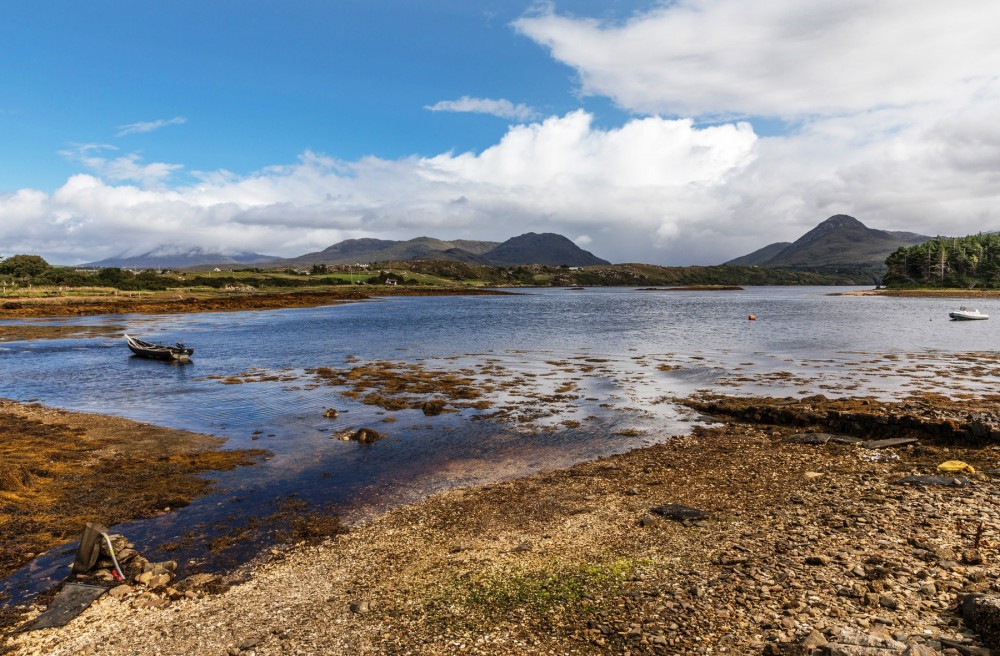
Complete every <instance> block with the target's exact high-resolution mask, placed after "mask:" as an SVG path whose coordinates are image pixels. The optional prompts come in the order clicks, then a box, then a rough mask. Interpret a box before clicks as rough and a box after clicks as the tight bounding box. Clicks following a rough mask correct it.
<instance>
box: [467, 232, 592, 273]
mask: <svg viewBox="0 0 1000 656" xmlns="http://www.w3.org/2000/svg"><path fill="white" fill-rule="evenodd" d="M483 257H485V258H486V259H488V260H489V261H491V262H493V263H495V264H500V265H505V266H511V265H516V264H547V265H549V266H562V265H564V264H565V265H568V266H594V265H598V264H610V262H608V261H607V260H602V259H601V258H599V257H597V256H596V255H594V254H593V253H591V252H589V251H585V250H583V249H582V248H580V247H579V246H577V245H576V244H574V243H573V242H572V241H570V240H569V239H567V238H566V237H563V236H562V235H557V234H555V233H552V232H543V233H541V234H536V233H534V232H529V233H526V234H523V235H520V236H518V237H512V238H511V239H508V240H507V241H505V242H504V243H502V244H500V245H499V246H497V247H496V248H494V249H493V250H491V251H489V252H487V253H484V254H483Z"/></svg>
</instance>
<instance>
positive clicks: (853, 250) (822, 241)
mask: <svg viewBox="0 0 1000 656" xmlns="http://www.w3.org/2000/svg"><path fill="white" fill-rule="evenodd" d="M930 239H932V238H931V237H928V236H926V235H919V234H916V233H912V232H889V231H886V230H876V229H873V228H869V227H868V226H866V225H865V224H863V223H862V222H861V221H859V220H857V219H855V218H854V217H852V216H847V215H846V214H837V215H835V216H831V217H830V218H828V219H826V220H825V221H823V222H822V223H820V224H819V225H817V226H816V227H815V228H813V229H812V230H810V231H809V232H807V233H805V234H804V235H802V236H801V237H799V238H798V239H797V240H795V241H794V242H777V243H774V244H769V245H767V246H764V247H763V248H760V249H758V250H756V251H754V252H752V253H749V254H747V255H743V256H742V257H737V258H735V259H732V260H729V261H728V262H725V264H724V265H729V266H758V267H768V268H780V269H792V270H799V271H810V272H815V273H845V272H851V273H852V275H853V274H858V276H859V279H870V278H876V279H877V278H878V277H880V276H881V274H882V273H883V272H884V271H885V259H886V258H887V257H888V256H889V255H890V254H891V253H893V252H895V251H896V249H898V248H899V247H900V246H913V245H915V244H921V243H923V242H926V241H928V240H930ZM416 260H444V261H451V262H463V263H465V264H475V265H484V266H517V265H529V264H541V265H548V266H563V265H566V266H573V267H582V266H596V265H606V264H609V263H608V262H607V261H606V260H602V259H601V258H599V257H597V256H595V255H594V254H593V253H590V252H589V251H585V250H583V249H582V248H580V247H579V246H577V245H576V244H574V243H573V242H572V241H570V240H569V239H567V238H566V237H564V236H562V235H558V234H555V233H541V234H536V233H534V232H529V233H526V234H523V235H519V236H517V237H513V238H511V239H508V240H507V241H505V242H495V241H474V240H468V239H456V240H453V241H445V240H441V239H435V238H433V237H417V238H415V239H409V240H406V241H397V240H391V239H348V240H346V241H342V242H339V243H336V244H333V245H332V246H329V247H327V248H325V249H323V250H321V251H316V252H313V253H306V254H305V255H300V256H298V257H292V258H277V257H271V256H267V255H261V254H260V253H249V252H237V253H219V252H211V251H207V250H205V249H204V248H201V247H197V246H192V247H184V246H180V245H176V244H174V245H165V246H161V247H159V248H157V249H154V250H152V251H149V252H148V253H144V254H142V255H137V256H133V257H114V258H108V259H105V260H101V261H99V262H91V263H89V264H86V265H84V266H93V267H122V268H133V269H140V268H141V269H145V268H155V269H164V268H172V269H179V268H205V267H208V266H232V265H234V264H236V265H257V266H261V267H266V268H282V267H285V268H287V267H309V266H312V265H316V264H355V263H368V262H407V261H416Z"/></svg>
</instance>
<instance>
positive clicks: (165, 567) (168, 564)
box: [153, 560, 177, 574]
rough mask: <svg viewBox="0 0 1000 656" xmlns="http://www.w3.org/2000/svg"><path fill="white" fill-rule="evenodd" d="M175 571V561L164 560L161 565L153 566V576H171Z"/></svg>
mask: <svg viewBox="0 0 1000 656" xmlns="http://www.w3.org/2000/svg"><path fill="white" fill-rule="evenodd" d="M176 571H177V561H176V560H165V561H163V562H162V563H155V564H154V565H153V574H167V573H169V574H173V573H174V572H176Z"/></svg>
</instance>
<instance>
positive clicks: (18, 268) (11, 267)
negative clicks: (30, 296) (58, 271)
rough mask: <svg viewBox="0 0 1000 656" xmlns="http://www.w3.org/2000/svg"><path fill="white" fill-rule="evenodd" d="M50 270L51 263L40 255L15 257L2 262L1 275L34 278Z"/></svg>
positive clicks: (0, 264)
mask: <svg viewBox="0 0 1000 656" xmlns="http://www.w3.org/2000/svg"><path fill="white" fill-rule="evenodd" d="M48 270H49V263H48V262H46V261H45V260H44V259H42V258H41V257H39V256H38V255H14V256H12V257H8V258H7V259H6V260H4V261H3V262H0V275H8V276H14V277H15V278H34V277H35V276H40V275H41V274H43V273H45V272H46V271H48Z"/></svg>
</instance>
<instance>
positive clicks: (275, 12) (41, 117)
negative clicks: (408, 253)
mask: <svg viewBox="0 0 1000 656" xmlns="http://www.w3.org/2000/svg"><path fill="white" fill-rule="evenodd" d="M643 4H648V3H640V2H599V1H596V0H575V1H573V2H567V3H566V4H565V8H566V9H567V10H568V11H574V12H583V13H586V14H587V15H597V16H611V17H614V16H615V15H626V16H627V15H628V14H629V13H630V12H631V11H632V10H634V9H636V8H639V7H641V6H642V5H643ZM529 8H530V5H529V4H527V3H524V2H512V1H509V0H508V1H505V2H489V1H487V2H468V1H463V0H431V1H430V2H412V1H406V0H389V1H383V0H375V1H372V0H330V1H320V0H312V1H307V2H299V1H293V2H274V1H261V0H241V1H239V2H236V1H230V2H219V1H213V0H208V1H204V0H202V1H200V2H191V1H189V0H180V1H173V0H172V1H171V2H158V3H153V2H132V1H128V0H122V1H119V2H107V1H102V0H97V1H96V2H87V3H79V2H53V3H50V2H38V1H37V0H34V1H24V0H13V1H11V2H5V3H4V7H3V20H2V21H0V67H2V68H0V74H2V78H3V79H4V80H7V81H8V84H7V85H4V86H5V87H6V92H5V93H4V94H3V97H2V106H0V110H2V112H3V114H2V123H0V130H2V132H0V141H2V143H3V144H5V148H4V150H5V151H7V152H8V153H9V155H5V156H4V157H3V159H2V160H0V185H2V187H0V190H2V191H5V192H10V191H14V190H16V189H18V188H20V187H23V186H32V187H39V188H42V189H55V188H56V187H58V186H59V185H61V184H62V183H63V182H65V180H66V178H67V177H69V175H71V174H72V173H74V172H75V167H74V164H73V163H72V162H70V161H67V160H66V159H65V158H64V157H62V156H60V154H59V153H60V152H62V151H65V150H66V149H67V148H70V147H72V145H73V144H97V143H99V144H107V145H112V146H115V147H117V148H120V149H121V150H122V151H139V152H141V153H143V154H144V159H146V160H149V159H157V160H160V159H162V160H163V161H170V162H184V164H185V167H186V168H189V169H194V170H206V171H207V170H215V169H227V170H229V171H233V172H236V173H241V174H245V173H250V172H252V171H254V170H257V169H260V168H263V167H266V166H269V165H272V164H276V163H284V162H291V161H294V160H295V158H296V157H297V156H298V155H299V154H301V153H302V152H303V151H305V150H314V151H318V152H324V153H328V154H330V155H333V156H336V157H337V158H340V159H345V160H355V159H358V158H361V157H363V156H366V155H376V156H379V157H385V158H392V159H394V158H399V157H405V156H408V155H436V154H438V153H440V152H443V151H447V150H455V151H465V150H474V149H482V148H485V147H487V146H489V145H491V144H494V143H496V142H497V140H499V138H500V137H501V136H503V133H504V132H505V130H506V127H507V122H506V121H505V120H503V119H501V118H498V117H495V116H489V115H483V114H471V113H469V114H461V115H455V114H451V115H442V113H440V112H432V111H428V110H427V109H425V107H426V106H430V105H434V104H435V103H437V102H439V101H441V100H447V99H456V98H460V97H463V96H472V97H480V98H494V97H501V98H508V99H510V100H511V102H512V103H515V104H521V103H530V104H531V106H532V107H534V108H536V109H537V111H539V112H542V113H544V114H545V115H548V114H562V113H565V112H567V111H572V110H574V109H576V108H578V107H581V106H587V107H593V108H594V110H595V111H596V112H598V113H599V114H600V115H601V116H602V118H604V119H605V120H607V121H610V122H620V121H621V120H622V112H621V111H620V110H617V109H616V108H615V107H614V105H612V104H611V103H608V102H601V99H600V98H591V99H587V100H586V101H581V99H580V98H579V97H578V96H577V94H576V89H575V87H574V85H573V83H572V80H571V79H570V78H571V71H570V69H568V68H567V67H566V66H565V65H564V64H561V63H559V62H556V61H553V60H552V59H551V58H550V57H549V56H548V54H547V53H546V52H545V50H544V48H542V47H541V46H539V45H538V44H537V43H535V42H533V41H532V40H530V39H528V38H526V37H524V36H520V35H518V34H516V33H515V32H514V31H513V30H512V29H511V26H510V23H511V21H513V20H515V19H517V18H518V17H520V16H521V15H522V14H524V13H525V11H526V10H528V9H529ZM176 117H182V118H183V119H184V123H183V124H176V125H174V126H169V127H164V128H163V129H158V130H154V131H152V132H147V133H131V134H128V135H122V136H119V133H120V132H121V130H120V127H121V126H126V125H131V124H134V123H139V122H151V121H157V120H160V121H162V120H169V119H172V118H176Z"/></svg>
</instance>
